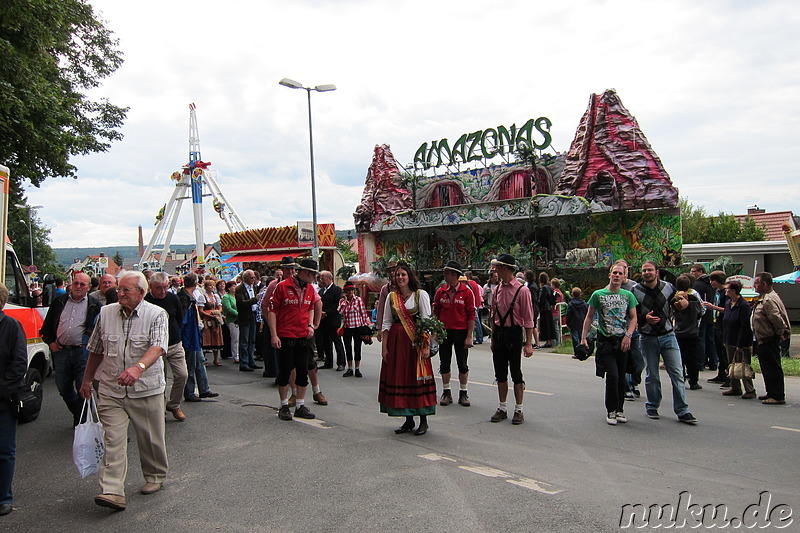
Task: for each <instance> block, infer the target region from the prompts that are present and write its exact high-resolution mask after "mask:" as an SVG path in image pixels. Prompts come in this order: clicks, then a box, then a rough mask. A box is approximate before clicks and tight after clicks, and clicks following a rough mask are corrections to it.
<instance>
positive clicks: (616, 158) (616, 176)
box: [553, 89, 678, 209]
mask: <svg viewBox="0 0 800 533" xmlns="http://www.w3.org/2000/svg"><path fill="white" fill-rule="evenodd" d="M553 194H558V195H567V196H582V197H584V198H586V199H588V200H594V201H596V202H603V203H604V204H606V205H608V206H610V207H612V208H613V209H645V208H667V207H675V206H677V205H678V190H677V189H676V188H675V187H673V186H672V181H671V180H670V178H669V175H668V174H667V171H666V170H664V166H663V165H662V164H661V160H660V159H659V158H658V156H657V155H656V154H655V152H654V151H653V148H652V147H651V146H650V143H649V142H647V139H646V138H645V136H644V134H643V133H642V131H641V130H640V129H639V125H638V124H637V123H636V119H635V118H634V117H633V116H632V115H631V114H630V112H629V111H628V110H627V109H625V107H624V106H623V105H622V102H621V101H620V99H619V96H617V93H616V91H614V90H613V89H609V90H607V91H605V92H604V93H603V94H602V95H599V96H598V95H596V94H593V95H592V96H591V98H590V99H589V107H588V108H587V110H586V113H585V114H584V115H583V118H582V119H581V122H580V125H579V126H578V131H577V132H576V133H575V139H574V140H573V141H572V146H570V149H569V153H568V154H567V161H566V165H565V166H564V170H563V172H562V174H561V177H560V179H559V181H558V184H557V185H556V189H555V191H553Z"/></svg>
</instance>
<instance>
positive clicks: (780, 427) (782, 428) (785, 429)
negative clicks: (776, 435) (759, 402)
mask: <svg viewBox="0 0 800 533" xmlns="http://www.w3.org/2000/svg"><path fill="white" fill-rule="evenodd" d="M770 427H771V428H772V429H781V430H783V431H794V432H795V433H800V429H795V428H785V427H783V426H770Z"/></svg>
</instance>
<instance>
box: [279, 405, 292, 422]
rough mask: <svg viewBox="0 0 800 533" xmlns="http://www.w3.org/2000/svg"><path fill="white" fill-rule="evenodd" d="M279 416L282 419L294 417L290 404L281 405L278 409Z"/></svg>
mask: <svg viewBox="0 0 800 533" xmlns="http://www.w3.org/2000/svg"><path fill="white" fill-rule="evenodd" d="M278 418H280V419H281V420H291V419H292V412H291V411H290V410H289V406H288V405H281V408H280V409H278Z"/></svg>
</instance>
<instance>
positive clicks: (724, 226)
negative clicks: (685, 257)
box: [678, 198, 767, 244]
mask: <svg viewBox="0 0 800 533" xmlns="http://www.w3.org/2000/svg"><path fill="white" fill-rule="evenodd" d="M678 205H679V207H680V210H681V225H682V226H683V242H684V244H698V243H706V242H747V241H765V240H767V233H766V231H765V229H764V227H763V226H759V225H758V224H756V221H755V220H753V219H752V218H750V217H746V218H745V220H744V222H742V223H740V222H739V221H737V220H736V218H735V217H734V216H733V215H732V214H729V213H723V212H722V211H720V212H719V214H717V215H716V216H710V215H708V214H707V213H706V211H705V209H704V208H703V207H699V206H695V205H694V204H692V203H691V202H689V200H687V199H686V198H681V199H680V201H679V202H678Z"/></svg>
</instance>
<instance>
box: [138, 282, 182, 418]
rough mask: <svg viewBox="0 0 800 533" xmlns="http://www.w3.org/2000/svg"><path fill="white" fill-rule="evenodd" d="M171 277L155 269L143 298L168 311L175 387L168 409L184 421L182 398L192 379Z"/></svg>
mask: <svg viewBox="0 0 800 533" xmlns="http://www.w3.org/2000/svg"><path fill="white" fill-rule="evenodd" d="M168 286H169V276H168V275H167V274H166V273H164V272H156V273H155V274H153V276H152V277H151V278H150V292H149V293H148V294H147V296H145V297H144V299H145V301H146V302H150V303H151V304H153V305H157V306H159V307H160V308H161V309H163V310H164V311H166V312H167V319H168V325H169V327H168V329H167V330H168V331H169V340H168V343H169V347H168V348H167V355H166V359H167V362H168V363H169V366H170V369H171V370H172V388H171V389H170V393H169V396H168V400H167V411H169V412H170V413H172V416H174V417H175V420H177V421H178V422H183V421H184V420H186V415H185V414H184V412H183V411H182V410H181V399H182V398H183V392H184V388H185V387H186V381H187V380H188V379H189V371H188V369H187V367H186V352H184V350H183V343H182V342H181V324H183V309H182V307H181V301H180V299H179V298H178V297H177V296H176V295H175V294H173V293H171V292H169V290H168V288H167V287H168Z"/></svg>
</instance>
